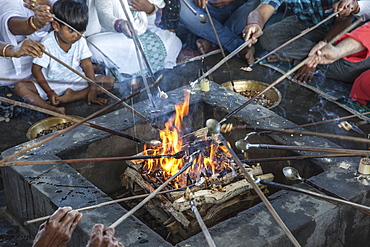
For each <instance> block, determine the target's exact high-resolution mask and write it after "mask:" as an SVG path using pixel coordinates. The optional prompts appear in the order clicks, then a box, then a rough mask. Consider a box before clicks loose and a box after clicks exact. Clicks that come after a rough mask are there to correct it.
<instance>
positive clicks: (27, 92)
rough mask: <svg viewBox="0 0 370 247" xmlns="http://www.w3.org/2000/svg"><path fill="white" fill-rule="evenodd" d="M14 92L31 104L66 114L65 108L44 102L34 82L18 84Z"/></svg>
mask: <svg viewBox="0 0 370 247" xmlns="http://www.w3.org/2000/svg"><path fill="white" fill-rule="evenodd" d="M14 92H15V93H16V94H17V95H18V96H19V97H21V98H23V99H25V100H26V101H27V102H28V103H30V104H33V105H36V106H39V107H42V108H45V109H48V110H51V111H55V112H59V113H62V114H65V108H64V107H56V106H53V105H50V104H48V103H47V102H46V101H45V100H43V99H42V98H41V97H40V95H39V94H38V91H37V89H36V86H35V85H34V84H33V83H32V82H18V83H17V84H15V86H14Z"/></svg>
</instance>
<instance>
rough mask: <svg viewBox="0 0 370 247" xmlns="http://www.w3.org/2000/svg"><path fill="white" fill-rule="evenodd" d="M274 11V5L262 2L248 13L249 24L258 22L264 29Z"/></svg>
mask: <svg viewBox="0 0 370 247" xmlns="http://www.w3.org/2000/svg"><path fill="white" fill-rule="evenodd" d="M274 12H275V9H274V7H272V6H271V5H268V4H262V5H260V6H258V7H257V8H256V9H255V10H253V11H252V12H251V13H250V14H249V15H248V24H249V23H258V24H259V26H260V27H261V29H263V27H264V26H265V24H266V22H267V21H268V20H269V19H270V17H271V16H272V14H273V13H274Z"/></svg>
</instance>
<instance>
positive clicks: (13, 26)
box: [8, 17, 36, 35]
mask: <svg viewBox="0 0 370 247" xmlns="http://www.w3.org/2000/svg"><path fill="white" fill-rule="evenodd" d="M8 28H9V30H10V32H11V33H12V34H13V35H29V34H32V33H34V32H35V31H36V29H33V28H31V26H30V25H29V19H28V18H25V17H12V18H10V19H9V21H8Z"/></svg>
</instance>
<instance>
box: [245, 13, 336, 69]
mask: <svg viewBox="0 0 370 247" xmlns="http://www.w3.org/2000/svg"><path fill="white" fill-rule="evenodd" d="M339 12H340V11H337V12H335V13H333V14H331V15H329V16H328V17H326V18H325V19H324V20H322V21H320V22H319V23H317V24H316V25H314V26H312V27H310V28H307V29H305V30H303V31H302V32H301V33H300V34H298V35H297V36H295V37H293V38H292V39H290V40H288V41H286V42H285V43H284V44H282V45H280V46H279V47H277V48H275V49H274V50H272V51H270V52H269V53H267V54H266V55H264V56H263V57H261V58H260V59H258V60H257V61H255V62H254V63H253V64H251V65H249V66H248V67H249V68H252V67H253V66H254V65H256V64H257V63H259V62H260V61H262V60H263V59H265V58H266V57H268V56H270V55H271V54H274V53H275V52H277V51H278V50H280V49H282V48H284V47H285V46H287V45H289V44H290V43H292V42H293V41H295V40H297V39H299V38H300V37H302V36H303V35H306V34H307V33H309V32H311V31H312V30H314V29H316V28H317V27H319V26H320V25H321V24H323V23H325V22H327V21H328V20H330V19H331V18H333V17H335V16H336V15H337V14H338V13H339ZM248 67H247V68H248ZM247 68H241V69H242V70H248V69H247Z"/></svg>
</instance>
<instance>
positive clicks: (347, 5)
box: [333, 0, 360, 17]
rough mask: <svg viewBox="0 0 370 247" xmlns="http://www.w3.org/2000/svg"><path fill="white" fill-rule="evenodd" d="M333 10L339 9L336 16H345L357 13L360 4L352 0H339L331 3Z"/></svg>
mask: <svg viewBox="0 0 370 247" xmlns="http://www.w3.org/2000/svg"><path fill="white" fill-rule="evenodd" d="M333 11H334V12H337V11H340V12H339V13H338V15H337V16H343V17H345V16H349V15H351V14H357V13H358V12H359V11H360V6H359V4H358V2H357V1H354V0H341V1H338V2H335V3H334V4H333Z"/></svg>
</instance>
